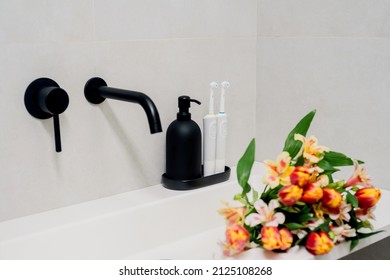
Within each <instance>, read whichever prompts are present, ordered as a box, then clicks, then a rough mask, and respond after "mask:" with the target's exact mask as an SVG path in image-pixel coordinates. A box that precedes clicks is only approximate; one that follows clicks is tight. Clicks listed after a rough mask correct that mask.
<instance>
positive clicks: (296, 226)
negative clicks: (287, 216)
mask: <svg viewBox="0 0 390 280" xmlns="http://www.w3.org/2000/svg"><path fill="white" fill-rule="evenodd" d="M284 225H285V226H286V227H287V228H288V229H289V230H296V229H302V228H306V227H305V226H303V225H301V224H298V223H287V224H284Z"/></svg>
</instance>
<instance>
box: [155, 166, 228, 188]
mask: <svg viewBox="0 0 390 280" xmlns="http://www.w3.org/2000/svg"><path fill="white" fill-rule="evenodd" d="M229 177H230V167H229V166H225V171H224V172H222V173H217V174H214V175H210V176H206V177H200V178H196V179H192V180H175V179H172V178H169V177H167V175H166V174H165V173H164V174H163V175H162V177H161V182H162V185H163V186H164V187H165V188H167V189H170V190H175V191H187V190H194V189H199V188H203V187H206V186H210V185H214V184H218V183H221V182H224V181H227V180H228V179H229Z"/></svg>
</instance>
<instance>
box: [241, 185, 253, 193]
mask: <svg viewBox="0 0 390 280" xmlns="http://www.w3.org/2000/svg"><path fill="white" fill-rule="evenodd" d="M251 189H252V187H251V185H249V184H248V183H246V184H245V186H243V188H242V194H243V195H246V194H247V193H249V192H250V191H251Z"/></svg>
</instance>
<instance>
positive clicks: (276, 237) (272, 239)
mask: <svg viewBox="0 0 390 280" xmlns="http://www.w3.org/2000/svg"><path fill="white" fill-rule="evenodd" d="M261 241H262V242H263V247H264V249H266V250H269V251H272V250H276V249H279V248H280V233H279V230H278V228H277V227H262V228H261Z"/></svg>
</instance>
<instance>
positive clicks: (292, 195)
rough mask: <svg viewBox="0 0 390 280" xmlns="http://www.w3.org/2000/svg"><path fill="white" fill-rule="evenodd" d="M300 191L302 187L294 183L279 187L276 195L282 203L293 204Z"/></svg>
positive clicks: (301, 191) (299, 196)
mask: <svg viewBox="0 0 390 280" xmlns="http://www.w3.org/2000/svg"><path fill="white" fill-rule="evenodd" d="M302 193H303V189H302V188H300V187H298V186H296V185H289V186H284V187H283V188H281V189H280V191H279V193H278V197H279V199H280V202H281V203H282V204H283V205H286V206H293V205H294V204H295V203H296V202H297V201H298V200H299V199H300V198H301V197H302Z"/></svg>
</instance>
